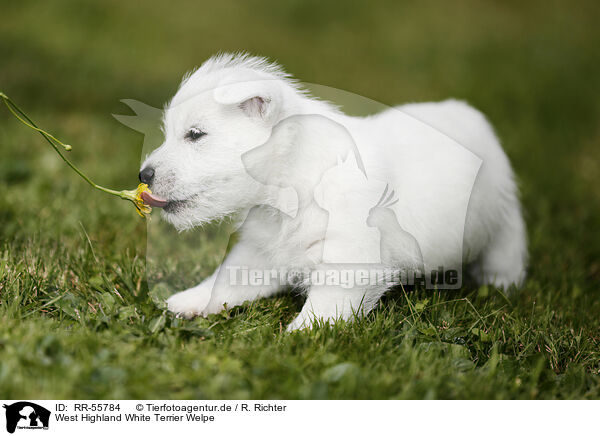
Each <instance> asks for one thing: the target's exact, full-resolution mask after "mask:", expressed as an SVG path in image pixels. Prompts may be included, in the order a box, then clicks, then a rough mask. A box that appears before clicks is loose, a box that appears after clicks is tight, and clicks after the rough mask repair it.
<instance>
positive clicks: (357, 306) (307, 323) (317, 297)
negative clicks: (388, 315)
mask: <svg viewBox="0 0 600 436" xmlns="http://www.w3.org/2000/svg"><path fill="white" fill-rule="evenodd" d="M384 292H385V290H384V289H379V288H377V289H364V288H350V289H345V288H342V287H341V286H329V285H325V286H312V287H311V288H310V290H309V291H308V295H307V298H306V302H305V303H304V306H303V307H302V310H301V311H300V313H299V314H298V316H297V317H296V318H295V319H294V320H293V321H292V322H291V323H290V325H288V327H287V331H294V330H299V329H303V328H311V327H312V325H313V324H314V323H315V322H324V323H328V324H333V323H335V322H336V321H338V320H344V321H351V320H353V319H354V317H360V316H363V315H366V314H367V313H369V312H370V311H371V310H372V309H373V308H374V307H375V305H376V304H377V302H378V301H379V298H380V297H381V296H382V295H383V293H384Z"/></svg>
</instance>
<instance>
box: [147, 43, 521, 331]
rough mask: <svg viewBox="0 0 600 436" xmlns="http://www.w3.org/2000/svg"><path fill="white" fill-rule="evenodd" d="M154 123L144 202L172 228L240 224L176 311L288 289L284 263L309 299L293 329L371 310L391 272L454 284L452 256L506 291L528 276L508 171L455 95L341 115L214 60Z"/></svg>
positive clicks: (228, 61)
mask: <svg viewBox="0 0 600 436" xmlns="http://www.w3.org/2000/svg"><path fill="white" fill-rule="evenodd" d="M164 132H165V142H164V144H163V145H162V146H161V147H159V148H158V149H156V150H155V151H154V152H153V153H152V154H151V155H150V156H149V157H148V158H147V159H146V161H145V162H144V164H143V165H142V170H141V172H140V179H141V180H142V181H143V182H146V183H148V184H149V185H150V187H151V189H152V191H153V195H151V196H148V197H147V202H148V203H150V204H151V205H153V206H156V207H162V208H163V217H164V218H165V219H166V220H167V221H169V222H170V223H172V224H173V225H174V226H175V227H176V228H178V229H180V230H183V229H188V228H191V227H194V226H198V225H202V224H203V223H207V222H209V221H213V220H217V219H221V218H224V217H237V218H238V220H239V221H240V222H241V221H243V222H244V224H243V226H242V228H241V236H240V240H239V242H238V244H237V245H236V246H235V247H234V248H233V249H232V251H231V252H230V254H229V255H228V256H227V258H226V259H225V261H224V262H223V265H221V267H220V268H219V269H218V270H217V271H216V272H215V273H214V274H213V275H212V276H211V277H209V278H207V279H206V280H204V281H203V282H202V283H200V284H199V285H198V286H196V287H194V288H191V289H188V290H186V291H184V292H180V293H178V294H175V295H174V296H172V297H171V298H169V300H168V302H167V303H168V307H169V309H170V310H171V311H172V312H174V313H177V314H179V315H182V316H195V315H204V316H205V315H207V314H210V313H217V312H219V311H220V310H222V309H223V307H224V306H227V307H232V306H235V305H239V304H241V303H243V302H244V301H252V300H255V299H257V298H260V297H266V296H269V295H272V294H274V293H276V292H278V291H281V290H285V289H289V287H288V286H286V285H287V284H288V282H287V281H286V280H289V276H285V273H283V274H282V272H283V271H285V272H287V273H289V272H290V270H294V271H297V270H298V269H301V270H302V271H304V272H305V275H304V276H303V277H302V278H301V281H300V283H298V284H299V285H300V287H301V288H302V289H303V290H304V291H305V292H306V296H307V299H306V304H305V306H304V307H303V309H302V311H301V313H300V314H299V315H298V317H297V318H296V319H295V320H294V321H293V322H292V324H291V325H290V326H289V329H297V328H302V327H310V325H311V323H312V322H313V321H315V320H324V321H326V322H332V321H334V320H336V319H345V320H349V319H351V318H352V317H353V316H354V315H356V314H359V313H366V312H368V311H369V310H371V309H372V308H373V307H374V305H375V304H376V303H377V301H378V300H379V298H380V297H381V295H382V294H383V293H384V292H385V290H386V289H388V288H389V286H390V284H391V283H390V281H389V279H390V278H392V279H393V278H394V277H396V278H398V277H401V278H402V280H401V281H403V280H404V279H405V278H406V277H409V276H410V274H411V273H412V274H413V278H414V277H416V278H417V279H419V278H425V281H424V283H426V284H428V285H431V286H437V287H444V286H445V287H454V288H456V287H460V278H461V277H462V274H461V272H462V265H463V264H465V265H471V272H472V273H473V274H474V276H475V279H476V280H478V281H479V282H480V283H490V284H493V285H497V286H500V287H503V288H504V289H505V290H509V288H514V287H516V286H519V285H520V284H521V282H522V280H523V279H524V275H525V265H526V257H527V249H526V235H525V226H524V223H523V219H522V216H521V211H520V205H519V200H518V193H517V188H516V186H515V182H514V179H513V172H512V170H511V167H510V164H509V162H508V159H507V157H506V155H505V154H504V152H503V150H502V148H501V146H500V144H499V142H498V140H497V138H496V136H495V134H494V132H493V130H492V128H491V126H490V125H489V123H488V122H487V121H486V119H485V118H484V117H483V116H482V115H481V113H479V112H478V111H476V110H475V109H473V108H471V107H470V106H468V105H467V104H465V103H462V102H459V101H453V100H450V101H445V102H441V103H423V104H409V105H405V106H400V107H397V108H391V109H388V110H385V111H383V112H381V113H379V114H377V115H374V116H371V117H366V118H358V117H350V116H347V115H345V114H343V113H341V112H340V111H339V110H338V109H337V108H336V107H334V106H332V105H330V104H329V103H327V102H323V101H319V100H316V99H314V98H311V97H310V96H309V95H307V93H306V92H304V91H303V90H302V89H300V87H299V85H298V84H297V83H296V82H294V81H293V80H292V79H291V78H290V77H289V76H288V75H287V74H285V73H284V72H283V71H282V70H281V69H280V67H278V66H277V65H274V64H271V63H269V62H267V61H266V60H265V59H262V58H255V57H249V56H245V55H241V56H235V55H221V56H217V57H213V58H211V59H209V60H208V61H206V62H205V63H204V64H203V65H202V66H201V67H200V68H199V69H198V70H196V71H195V72H194V73H193V74H191V75H189V76H187V77H186V78H185V79H184V80H183V82H182V84H181V87H180V88H179V90H178V92H177V94H176V95H175V97H174V98H173V100H172V101H171V102H170V104H169V105H168V107H167V108H166V111H165V116H164ZM382 268H385V271H384V273H383V276H384V279H382V276H381V275H377V274H379V273H380V272H381V271H382ZM365 270H366V271H367V272H366V273H365ZM369 270H375V271H376V274H375V279H374V280H373V277H372V276H371V275H370V273H369ZM265 271H267V272H270V273H269V274H265V273H264V272H265ZM348 271H350V272H353V273H356V277H354V279H353V280H350V281H348V280H346V279H347V278H348V274H347V273H348ZM390 271H400V272H402V274H401V275H394V274H393V273H392V272H390ZM434 271H445V272H446V274H447V273H448V271H450V272H453V273H452V274H450V275H449V276H448V275H446V276H444V277H445V279H444V280H446V281H448V282H449V283H443V280H441V281H440V280H439V277H438V279H437V281H432V280H431V279H430V273H432V272H434ZM307 272H308V275H306V273H307ZM359 272H360V274H359ZM454 272H455V273H454ZM314 273H317V274H314ZM365 274H366V275H367V276H368V278H365V277H366V276H365ZM440 274H441V275H442V276H443V274H444V273H440ZM248 276H250V277H251V279H252V280H250V281H248ZM284 276H285V277H284ZM315 277H317V279H316V280H315ZM319 277H326V279H325V280H320V279H318V278H319ZM344 277H345V279H342V278H344ZM357 277H358V278H357ZM392 281H393V280H392ZM407 283H409V284H410V283H412V282H411V280H410V279H409V280H408V282H407Z"/></svg>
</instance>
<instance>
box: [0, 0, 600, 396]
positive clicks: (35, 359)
mask: <svg viewBox="0 0 600 436" xmlns="http://www.w3.org/2000/svg"><path fill="white" fill-rule="evenodd" d="M149 3H152V4H150V5H148V4H149ZM523 3H525V4H523ZM599 18H600V7H599V6H598V3H597V2H594V1H582V2H580V3H579V5H578V6H577V7H576V6H574V5H573V4H572V3H571V2H567V1H557V2H551V3H548V2H543V1H531V2H516V1H515V2H513V1H510V2H483V1H475V0H469V1H467V0H465V1H460V2H431V1H425V2H418V3H417V2H414V3H412V2H411V3H410V4H407V3H404V4H399V2H393V1H389V2H383V3H380V4H379V5H377V6H375V5H374V4H373V3H367V2H364V3H362V2H352V3H348V4H346V5H344V6H343V7H342V6H340V5H336V4H334V3H331V4H324V3H323V2H317V1H308V2H300V1H293V2H277V1H272V2H268V3H266V4H265V3H258V2H254V1H250V2H240V3H237V4H236V3H232V2H229V1H220V2H216V3H215V2H210V3H207V4H205V5H203V4H200V3H197V2H195V3H193V4H191V3H186V4H185V5H183V4H181V5H177V6H176V3H173V2H167V3H164V2H159V1H154V2H148V3H144V6H141V5H136V4H134V3H131V2H118V1H116V0H112V1H105V2H98V3H94V2H89V3H87V2H86V3H81V2H76V1H53V2H5V3H4V4H3V5H2V25H1V26H0V90H1V91H4V92H5V93H6V94H8V95H9V96H11V97H12V98H13V99H14V100H15V101H16V102H17V103H18V104H20V105H21V107H22V108H23V109H25V110H26V111H27V112H29V113H30V114H31V116H32V117H33V118H34V119H35V120H36V121H38V122H39V124H40V125H41V126H43V127H45V128H47V129H49V130H51V131H52V132H53V133H55V134H56V135H57V136H58V137H59V138H61V139H64V140H65V141H66V142H68V143H70V144H72V145H73V146H74V149H73V151H72V152H71V157H72V159H73V160H74V161H75V162H76V163H77V164H78V165H79V166H80V167H81V168H82V169H83V170H84V171H85V172H86V173H87V174H88V175H90V177H92V178H93V179H94V180H95V181H97V182H98V183H100V184H103V185H105V186H109V187H113V188H118V189H124V188H127V189H131V188H133V187H134V186H136V184H137V171H138V169H139V162H140V154H141V147H142V142H143V138H142V136H141V135H140V134H139V133H136V132H134V131H132V130H129V129H128V128H126V127H125V126H123V125H121V124H119V123H118V122H117V121H115V120H114V119H113V118H112V117H111V116H110V114H111V113H126V114H127V113H130V112H128V109H127V108H126V107H125V106H123V104H122V103H119V100H120V99H124V98H133V99H137V100H140V101H143V102H146V103H148V104H151V105H153V106H156V107H160V106H161V105H162V104H163V103H164V102H165V101H166V100H167V99H168V98H169V96H171V95H172V94H173V92H174V91H175V90H176V87H177V85H178V81H179V79H180V78H181V76H182V75H183V73H185V72H186V71H187V70H189V69H191V68H193V67H194V66H196V65H198V64H199V63H200V62H201V61H202V60H203V59H205V58H206V57H208V56H210V55H212V54H214V53H216V52H217V51H220V50H223V51H232V50H248V51H250V52H253V53H256V54H262V55H267V56H270V57H272V58H273V59H275V60H278V61H279V62H281V63H282V64H283V65H284V66H285V67H286V68H287V69H288V70H289V71H290V72H293V73H294V74H295V75H296V76H297V77H299V78H300V79H301V80H303V81H306V82H311V83H317V84H322V85H328V86H332V87H336V88H340V89H343V90H346V91H350V92H353V93H356V94H359V95H363V96H365V97H368V98H371V99H373V100H377V101H381V102H382V103H385V104H389V105H392V104H398V103H403V102H408V101H421V100H441V99H445V98H448V97H455V98H459V99H465V100H467V101H469V102H470V103H472V104H473V105H475V106H476V107H478V108H479V109H481V110H482V111H483V112H484V113H486V114H487V115H488V116H489V118H490V120H491V121H492V123H493V124H494V125H495V127H496V129H497V132H498V135H499V136H500V138H501V140H502V142H503V144H504V147H505V149H506V151H507V153H508V155H509V157H510V158H511V161H512V162H513V166H514V168H515V170H516V173H517V174H518V177H519V184H520V187H521V190H522V199H523V204H524V210H525V215H526V220H527V224H528V231H529V240H530V254H531V262H530V263H531V265H530V268H529V278H528V280H527V282H526V284H525V286H524V288H523V289H522V290H521V292H520V293H519V294H518V295H517V296H515V297H513V298H511V299H507V298H505V297H504V296H503V295H502V294H501V293H499V292H498V291H497V290H495V289H492V288H485V287H484V288H477V287H476V286H473V285H465V287H464V288H463V289H462V290H460V291H447V292H442V291H438V292H433V291H425V290H416V291H410V292H404V291H403V290H401V289H400V290H395V291H394V292H391V293H390V294H388V295H387V296H386V297H385V298H384V300H383V301H382V303H381V304H380V305H379V307H378V308H377V309H376V310H375V311H374V312H373V313H371V314H370V315H369V316H368V317H367V318H366V319H363V320H360V321H358V322H355V323H353V324H338V325H336V326H334V327H332V328H329V327H327V328H320V327H317V328H315V329H313V330H312V331H310V332H299V333H294V334H288V333H285V325H286V324H287V323H288V322H290V321H291V320H292V319H293V317H294V316H295V314H296V313H297V312H298V311H299V309H300V307H301V305H302V299H301V298H300V297H298V296H290V295H288V296H281V297H275V298H271V299H267V300H262V301H259V302H256V303H254V304H252V305H246V306H243V307H241V308H235V309H232V310H229V311H227V312H223V313H221V314H219V315H214V316H211V317H209V318H208V319H195V320H179V319H175V318H173V317H172V316H171V315H169V314H168V313H167V312H166V311H165V309H164V303H163V301H164V297H165V296H166V295H169V294H170V293H172V292H174V291H176V290H181V289H184V288H185V287H189V286H191V285H194V284H196V283H197V282H198V281H199V280H201V279H202V278H204V277H206V276H207V275H208V274H210V272H211V270H212V268H214V266H216V264H217V261H218V254H217V253H218V251H219V249H220V247H221V245H222V244H221V242H222V241H220V236H219V235H221V232H220V231H221V228H220V227H216V226H215V227H210V228H207V229H205V230H202V231H200V230H199V231H197V232H195V233H193V234H192V236H193V238H196V239H195V240H197V241H198V243H197V244H195V246H194V247H193V248H190V247H186V255H185V256H184V258H185V259H184V260H182V261H178V258H177V257H168V258H166V259H162V260H157V259H154V258H152V257H149V259H150V260H149V261H148V263H147V262H146V259H147V256H146V255H147V247H146V224H145V223H144V222H143V221H142V220H141V219H140V218H139V217H138V216H137V215H136V213H135V212H134V209H133V207H132V206H131V204H129V203H126V202H123V201H119V200H117V199H114V198H112V197H109V196H107V195H105V194H102V193H100V192H96V191H92V190H91V189H90V188H89V186H87V185H86V184H85V183H83V182H82V181H81V180H80V179H78V178H77V176H76V175H75V174H74V173H72V172H71V171H70V170H69V169H68V168H67V167H66V166H65V165H64V164H63V163H62V162H61V161H60V160H59V159H58V158H57V156H56V155H55V154H54V152H53V151H52V150H51V149H50V147H49V146H48V144H46V143H44V142H43V140H42V139H41V138H40V137H39V135H35V134H33V132H31V131H29V130H28V129H26V128H24V127H23V126H22V125H20V124H19V123H18V122H17V121H16V120H14V119H13V118H11V117H10V115H9V114H8V112H7V111H6V110H4V108H0V109H1V110H0V192H1V195H0V398H32V399H33V398H174V399H189V398H288V399H293V398H319V399H320V398H348V399H350V398H468V399H475V398H536V399H545V398H600V348H599V347H600V322H599V319H600V298H599V297H600V292H599V291H600V231H599V224H600V99H599V98H598V96H600V51H599V50H598V47H600V31H599V30H598V20H599ZM153 220H154V221H153V223H156V224H157V225H160V224H158V223H157V220H158V214H154V218H153ZM190 259H193V261H192V260H190ZM165 283H168V286H167V285H165Z"/></svg>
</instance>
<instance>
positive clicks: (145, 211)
mask: <svg viewBox="0 0 600 436" xmlns="http://www.w3.org/2000/svg"><path fill="white" fill-rule="evenodd" d="M144 192H147V193H149V194H152V191H151V190H150V188H148V185H147V184H145V183H140V184H139V185H138V187H137V189H134V190H132V191H121V195H120V197H121V198H122V199H124V200H129V201H131V202H132V203H133V204H134V205H135V209H136V211H137V213H138V214H139V215H140V216H141V217H142V218H146V215H149V214H150V212H152V208H151V207H150V205H148V204H146V203H145V202H144V199H143V198H142V194H143V193H144Z"/></svg>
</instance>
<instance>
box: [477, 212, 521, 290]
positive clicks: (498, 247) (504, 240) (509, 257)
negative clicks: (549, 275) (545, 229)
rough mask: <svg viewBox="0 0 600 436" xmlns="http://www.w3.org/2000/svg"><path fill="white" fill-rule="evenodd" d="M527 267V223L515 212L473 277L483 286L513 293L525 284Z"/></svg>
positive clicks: (483, 255)
mask: <svg viewBox="0 0 600 436" xmlns="http://www.w3.org/2000/svg"><path fill="white" fill-rule="evenodd" d="M526 267H527V236H526V234H525V223H524V222H523V218H522V217H521V213H520V211H519V209H518V208H515V209H513V210H512V211H510V212H509V214H508V216H507V219H506V221H505V222H504V223H503V226H502V227H501V228H500V230H499V231H498V232H497V233H496V234H495V235H494V237H493V238H492V240H491V242H490V244H489V245H488V246H487V248H486V249H485V250H484V251H483V253H482V254H481V257H480V259H479V261H478V262H477V263H476V264H475V265H474V268H473V275H474V276H475V278H476V279H477V280H478V282H479V283H480V284H491V285H494V286H497V287H500V288H503V290H504V292H505V293H510V292H511V291H512V290H514V289H516V288H518V287H520V286H521V285H522V284H523V281H524V279H525V269H526ZM512 285H514V287H513V286H512Z"/></svg>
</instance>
